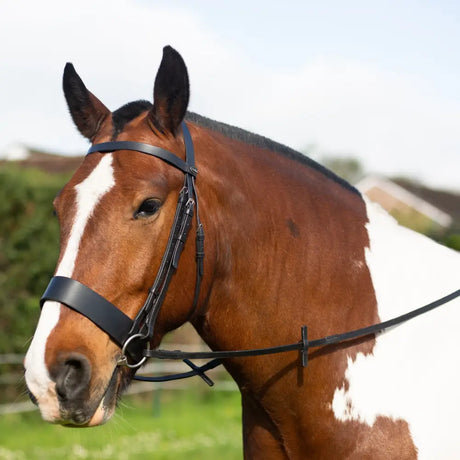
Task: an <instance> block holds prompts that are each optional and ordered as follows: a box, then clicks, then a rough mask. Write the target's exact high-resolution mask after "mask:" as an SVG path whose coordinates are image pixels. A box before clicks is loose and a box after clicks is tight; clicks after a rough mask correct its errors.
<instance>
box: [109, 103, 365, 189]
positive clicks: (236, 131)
mask: <svg viewBox="0 0 460 460" xmlns="http://www.w3.org/2000/svg"><path fill="white" fill-rule="evenodd" d="M151 108H152V104H151V103H150V102H149V101H145V100H139V101H134V102H129V103H128V104H125V105H123V106H122V107H120V108H119V109H118V110H115V111H114V112H113V113H112V120H113V136H114V138H116V136H117V135H118V134H119V133H120V132H121V131H123V128H124V126H125V125H126V123H128V122H129V121H131V120H133V119H134V118H136V117H137V116H138V115H140V114H141V113H142V112H143V111H145V110H150V109H151ZM185 119H186V120H187V121H190V122H192V123H195V124H197V125H199V126H201V127H203V128H207V129H210V130H212V131H215V132H217V133H220V134H222V135H224V136H225V137H228V138H230V139H233V140H236V141H239V142H243V143H245V144H250V145H253V146H255V147H260V148H263V149H267V150H270V151H272V152H276V153H279V154H281V155H284V156H286V157H288V158H290V159H291V160H294V161H296V162H298V163H300V164H302V165H304V166H306V167H308V168H312V169H314V170H316V171H319V172H320V173H321V174H323V175H324V176H326V177H327V178H329V179H331V180H333V181H334V182H336V183H338V184H339V185H341V186H342V187H344V188H345V189H346V190H349V191H351V192H353V193H356V194H358V195H361V194H360V192H359V191H358V190H357V189H356V188H355V187H353V186H352V185H351V184H350V183H349V182H347V181H346V180H345V179H342V178H341V177H339V176H337V175H336V174H335V173H333V172H332V171H331V170H330V169H327V168H326V167H324V166H322V165H321V164H319V163H317V162H316V161H314V160H312V159H311V158H309V157H307V156H306V155H303V154H302V153H300V152H297V151H296V150H294V149H291V148H290V147H287V146H286V145H283V144H280V143H278V142H275V141H272V140H271V139H268V138H266V137H264V136H260V135H259V134H254V133H251V132H249V131H246V130H244V129H241V128H237V127H235V126H231V125H228V124H226V123H222V122H220V121H215V120H211V119H210V118H207V117H204V116H202V115H198V114H197V113H194V112H187V113H186V115H185Z"/></svg>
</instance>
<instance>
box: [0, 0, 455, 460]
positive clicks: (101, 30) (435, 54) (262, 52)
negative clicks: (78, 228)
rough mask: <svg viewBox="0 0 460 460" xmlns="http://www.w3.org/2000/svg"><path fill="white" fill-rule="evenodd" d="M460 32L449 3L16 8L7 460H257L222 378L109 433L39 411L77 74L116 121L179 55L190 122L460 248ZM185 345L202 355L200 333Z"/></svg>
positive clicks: (5, 214) (125, 419) (9, 14)
mask: <svg viewBox="0 0 460 460" xmlns="http://www.w3.org/2000/svg"><path fill="white" fill-rule="evenodd" d="M459 19H460V3H458V2H455V1H448V0H439V1H437V2H428V1H415V0H408V1H404V2H400V1H396V0H388V1H383V2H369V1H365V0H356V1H353V0H352V1H347V2H343V1H338V0H325V1H322V2H313V1H309V0H303V1H285V2H275V1H272V0H267V1H265V2H261V1H259V0H255V1H252V2H248V1H240V0H234V1H232V2H216V1H211V0H196V1H193V2H191V1H185V0H178V1H175V2H171V1H166V0H159V1H155V2H153V1H149V0H111V1H110V2H108V1H102V0H79V1H78V2H63V1H58V0H42V1H40V2H34V1H32V0H25V1H21V2H18V1H16V2H14V1H8V0H0V42H1V46H0V415H2V417H0V425H1V424H2V423H3V424H4V425H5V427H3V426H0V459H2V458H58V457H59V458H62V457H63V456H64V455H65V456H67V457H68V458H137V456H139V458H141V456H142V455H145V454H148V453H150V454H151V453H152V452H151V451H150V450H148V449H150V448H151V445H156V446H157V448H158V450H157V452H156V454H155V455H156V456H155V458H185V456H187V457H188V458H216V457H217V456H218V457H219V458H240V457H241V441H240V420H239V417H240V413H239V411H240V409H239V397H238V394H237V393H236V391H235V386H234V385H232V383H231V382H230V381H229V380H228V377H227V376H226V375H225V374H222V373H219V372H218V373H217V374H216V378H217V380H218V381H219V384H217V385H216V386H217V387H218V388H220V389H217V390H212V391H213V392H214V393H212V394H210V393H209V392H208V390H207V389H206V388H204V384H201V383H200V382H198V383H196V382H195V383H192V384H191V387H190V386H189V385H187V386H186V387H185V388H184V386H179V387H177V388H171V387H167V386H161V387H158V386H157V387H155V390H154V391H153V392H152V391H151V388H152V387H149V388H148V391H147V390H146V388H145V387H138V388H137V390H135V391H134V392H136V393H138V395H137V396H132V397H131V399H130V398H127V399H126V401H127V403H126V404H127V406H128V407H127V408H124V409H123V410H122V411H121V412H122V414H123V415H122V416H119V417H120V418H119V420H118V424H117V420H115V421H114V422H113V423H112V422H111V424H109V426H107V427H104V428H101V429H95V430H94V431H93V430H85V433H86V432H88V433H89V432H91V433H96V434H95V435H93V434H81V433H82V431H81V430H65V429H63V428H61V427H52V426H48V425H44V424H42V423H40V421H39V418H38V414H37V413H36V411H35V412H34V411H33V410H32V407H31V405H30V404H29V403H28V402H26V400H27V398H26V396H25V394H24V383H23V377H22V364H21V363H22V358H23V353H24V352H25V350H26V349H27V345H28V343H29V341H30V339H31V336H32V334H33V330H34V327H35V323H36V321H37V319H38V314H39V311H38V299H39V297H40V295H41V293H42V292H43V290H44V288H45V287H46V285H47V283H48V281H49V278H50V276H51V275H52V273H53V271H54V266H55V263H56V259H57V254H58V229H57V222H56V220H55V219H54V218H53V217H52V204H51V203H52V200H53V198H54V196H55V194H56V193H57V191H58V190H59V189H60V188H61V187H62V186H63V184H64V183H65V182H66V181H67V180H68V178H69V177H70V175H71V173H72V171H73V170H75V168H76V167H77V166H78V164H79V163H80V161H81V158H82V155H83V154H84V152H85V151H86V150H87V148H88V145H87V142H86V141H85V140H84V139H83V138H82V137H81V136H80V135H79V134H78V133H77V131H76V129H75V128H74V126H73V123H72V122H71V119H70V116H69V115H68V112H67V108H66V106H65V101H64V97H63V94H62V90H61V78H62V71H63V68H64V65H65V63H66V62H68V61H70V62H73V64H74V65H75V67H76V70H77V72H78V73H79V74H80V76H81V77H82V79H83V81H84V82H85V84H86V86H87V87H88V88H89V89H90V90H91V91H92V92H93V93H95V94H96V95H97V96H98V97H99V98H100V99H101V100H102V101H103V102H104V103H105V104H106V105H107V106H108V107H109V108H110V109H112V110H115V109H116V108H118V107H119V106H121V105H123V104H124V103H126V102H128V101H131V100H135V99H149V100H151V99H152V91H153V81H154V77H155V74H156V70H157V68H158V65H159V63H160V60H161V55H162V48H163V46H164V45H167V44H169V45H171V46H173V47H175V48H176V49H177V50H178V51H179V52H180V53H181V54H182V56H183V58H184V59H185V61H186V64H187V66H188V70H189V75H190V81H191V101H190V107H189V108H190V110H192V111H195V112H197V113H200V114H202V115H205V116H207V117H210V118H214V119H216V120H219V121H223V122H226V123H229V124H232V125H236V126H239V127H241V128H244V129H247V130H250V131H253V132H256V133H258V134H262V135H264V136H266V137H269V138H271V139H273V140H275V141H278V142H281V143H283V144H286V145H288V146H290V147H293V148H295V149H297V150H299V151H301V152H302V153H305V154H307V155H309V156H311V157H312V158H314V159H315V160H317V161H319V162H321V163H323V164H324V165H326V166H327V167H329V168H331V169H333V170H334V171H335V172H337V173H338V174H339V175H341V176H343V177H345V178H346V179H347V180H349V181H350V182H352V183H353V184H355V185H356V186H357V187H358V188H359V189H360V190H361V191H362V192H363V193H365V194H366V195H368V196H369V197H370V198H371V199H373V200H375V201H377V202H379V203H380V204H381V205H382V206H384V207H385V208H386V209H388V210H389V211H390V212H391V213H392V214H393V215H394V216H395V217H396V218H397V219H398V220H399V221H400V222H401V223H402V224H403V225H406V226H409V227H411V228H413V229H415V230H417V231H420V232H422V233H425V234H427V235H428V236H430V237H432V238H434V239H436V240H437V241H439V242H441V243H442V244H445V245H448V246H450V247H452V248H454V249H457V250H460V180H459V172H460V129H459V126H460V78H459V75H460V54H459V53H458V49H459V45H460V28H459V27H458V21H459ZM168 341H170V342H173V343H175V344H177V343H179V344H184V345H189V346H190V345H194V346H195V347H196V346H202V345H201V343H200V342H199V339H198V338H197V337H196V336H195V335H194V333H193V331H191V329H189V328H185V329H183V330H181V331H179V333H178V334H176V335H175V336H172V337H169V338H168ZM169 370H170V369H155V372H157V371H160V372H161V371H169ZM195 403H196V406H193V404H195ZM174 404H176V405H174ZM30 411H31V412H30ZM207 411H209V413H208V412H207ZM135 414H141V415H135ZM200 414H201V415H200ZM179 415H180V416H179ZM130 417H133V419H131V418H130ZM136 417H137V418H138V419H139V420H138V419H137V418H136ZM197 417H199V420H200V423H197ZM178 418H180V419H181V420H184V421H185V422H184V425H185V427H184V428H181V427H180V426H179V424H178V422H177V420H178ZM120 420H121V421H120ZM186 420H187V421H186ZM205 420H206V422H205ZM24 426H27V427H28V429H29V431H30V432H32V433H35V434H34V438H33V439H31V440H29V441H26V440H25V439H24V437H23V436H24V434H23V433H24V430H23V428H24ZM7 427H9V428H7ZM187 427H189V428H190V430H189V431H187ZM31 428H33V429H31ZM5 430H7V431H5ZM98 430H100V431H98ZM101 430H102V431H101ZM103 430H106V431H103ZM139 430H140V432H141V433H145V440H146V442H144V441H143V439H144V438H142V439H141V438H136V436H138V433H139ZM64 433H65V434H64ZM71 433H72V434H71ZM78 433H80V434H78ZM149 439H150V440H151V442H150V443H149V442H147V440H149ZM117 443H118V444H117ZM144 444H145V446H149V447H145V448H141V447H139V452H137V451H136V452H130V451H129V449H128V447H126V446H127V445H137V446H141V445H144ZM117 446H118V447H117ZM142 449H144V450H142ZM145 449H147V450H145ZM162 449H163V450H162ZM216 449H217V450H216ZM120 452H121V453H120ZM203 452H205V453H203ZM123 455H124V456H123ZM193 455H196V457H193Z"/></svg>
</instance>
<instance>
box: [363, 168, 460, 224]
mask: <svg viewBox="0 0 460 460" xmlns="http://www.w3.org/2000/svg"><path fill="white" fill-rule="evenodd" d="M356 187H357V188H358V190H360V191H361V192H362V193H364V194H367V192H369V191H370V190H372V189H380V190H382V191H383V192H385V193H386V194H389V195H391V196H393V197H394V198H396V199H397V200H399V201H401V202H403V203H405V204H406V205H408V206H410V207H411V208H413V209H415V210H416V211H417V212H419V213H421V214H423V215H425V216H427V217H429V218H430V219H431V220H433V221H435V222H437V223H438V224H439V225H441V226H442V227H444V228H447V227H450V226H451V225H453V224H454V223H456V224H460V194H458V193H455V192H449V191H444V190H434V189H431V188H428V187H426V186H424V185H422V184H418V183H414V182H411V181H409V180H407V179H387V178H383V177H379V176H368V177H365V178H364V179H362V180H361V181H360V182H359V183H358V184H357V185H356Z"/></svg>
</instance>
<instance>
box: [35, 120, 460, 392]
mask: <svg viewBox="0 0 460 460" xmlns="http://www.w3.org/2000/svg"><path fill="white" fill-rule="evenodd" d="M182 132H183V137H184V143H185V162H184V161H183V160H181V159H180V158H179V157H177V156H176V155H174V154H172V153H171V152H168V151H167V150H164V149H161V148H159V147H154V146H152V145H149V144H143V143H140V142H131V141H116V142H106V143H102V144H96V145H93V146H92V147H91V148H90V149H89V151H88V154H91V153H94V152H99V153H109V152H114V151H116V150H133V151H136V152H140V153H144V154H146V155H151V156H154V157H156V158H160V159H161V160H163V161H165V162H166V163H168V164H169V165H171V166H173V167H175V168H177V169H179V170H180V171H182V172H183V173H184V175H185V180H184V186H183V188H182V190H181V191H180V193H179V199H178V203H177V207H176V214H175V216H174V221H173V225H172V228H171V231H170V234H169V239H168V244H167V246H166V250H165V252H164V254H163V258H162V260H161V264H160V268H159V269H158V273H157V275H156V278H155V282H154V283H153V286H152V287H151V288H150V289H149V292H148V296H147V299H146V301H145V303H144V305H143V306H142V308H141V309H140V311H139V313H138V314H137V315H136V317H135V318H134V320H131V318H129V317H128V316H127V315H125V314H124V313H123V312H122V311H121V310H120V309H118V308H117V307H116V306H115V305H113V304H112V303H110V302H109V301H108V300H106V299H105V298H104V297H102V296H100V295H99V294H97V293H96V292H95V291H93V290H92V289H90V288H89V287H87V286H85V285H84V284H82V283H80V282H78V281H76V280H73V279H71V278H67V277H63V276H55V277H53V278H52V279H51V281H50V283H49V285H48V287H47V288H46V291H45V293H44V294H43V296H42V298H41V300H40V306H43V304H44V303H45V302H46V301H48V300H51V301H56V302H60V303H62V304H64V305H67V306H68V307H70V308H71V309H73V310H75V311H77V312H79V313H81V314H82V315H84V316H86V317H87V318H88V319H90V320H91V321H92V322H93V323H94V324H96V325H97V326H98V327H99V328H100V329H102V330H103V331H105V332H106V333H107V334H108V335H109V336H110V337H111V338H112V340H113V341H114V342H115V343H116V344H117V345H118V346H119V347H120V348H121V350H122V353H121V357H120V358H119V360H118V365H119V366H128V367H130V368H133V369H137V368H138V367H140V366H141V365H142V364H143V363H144V362H145V360H146V359H148V358H157V359H181V360H183V361H184V362H185V363H186V364H187V365H188V366H190V367H191V369H192V370H191V371H188V372H184V373H182V374H174V375H167V376H162V377H137V376H135V377H134V379H136V380H144V381H150V382H164V381H168V380H176V379H182V378H187V377H193V376H194V375H198V376H200V377H201V378H202V379H203V380H204V381H205V382H206V383H207V384H208V385H213V382H212V380H211V379H210V378H209V377H208V376H207V375H206V374H205V372H206V371H208V370H210V369H213V368H215V367H216V366H218V365H220V364H221V363H222V361H221V360H222V359H230V358H239V357H247V356H261V355H271V354H275V353H285V352H289V351H296V350H297V351H300V356H301V364H302V366H304V367H305V366H307V363H308V350H309V349H310V348H315V347H324V346H330V345H336V344H339V343H343V342H347V341H351V340H354V339H357V338H361V337H366V336H372V335H375V334H377V333H380V332H382V331H384V330H385V329H388V328H390V327H394V326H397V325H399V324H401V323H403V322H405V321H409V320H411V319H413V318H416V317H417V316H420V315H422V314H425V313H428V312H429V311H431V310H434V309H435V308H438V307H440V306H442V305H445V304H446V303H448V302H450V301H451V300H453V299H455V298H457V297H460V289H458V290H456V291H454V292H452V293H450V294H448V295H446V296H445V297H442V298H441V299H438V300H435V301H434V302H431V303H429V304H427V305H425V306H423V307H420V308H418V309H415V310H412V311H410V312H408V313H406V314H404V315H401V316H398V317H396V318H393V319H390V320H388V321H384V322H381V323H378V324H373V325H371V326H367V327H363V328H361V329H356V330H354V331H349V332H344V333H342V334H336V335H331V336H327V337H323V338H320V339H316V340H308V337H307V326H302V327H301V340H300V341H299V342H295V343H291V344H287V345H280V346H277V347H270V348H256V349H251V350H231V351H210V352H182V351H171V350H150V349H149V343H150V341H151V339H152V338H153V335H154V330H155V323H156V320H157V317H158V314H159V312H160V309H161V306H162V304H163V301H164V298H165V296H166V292H167V290H168V287H169V283H170V282H171V278H172V276H173V275H174V273H175V272H176V269H177V266H178V263H179V258H180V256H181V254H182V251H183V249H184V245H185V242H186V240H187V236H188V233H189V230H190V227H191V224H192V220H193V216H194V215H195V216H196V224H197V225H196V228H197V230H196V282H195V294H194V298H193V306H192V312H193V311H194V310H195V308H196V306H197V303H198V297H199V294H200V286H201V279H202V276H203V259H204V230H203V226H202V224H201V221H200V218H199V214H198V196H197V193H196V189H195V179H196V176H197V173H198V171H197V169H196V167H195V154H194V149H193V142H192V138H191V136H190V132H189V130H188V128H187V125H186V124H185V123H184V122H183V123H182ZM190 359H212V361H210V362H208V363H206V364H204V365H202V366H196V365H195V364H194V363H193V362H191V361H190Z"/></svg>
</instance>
